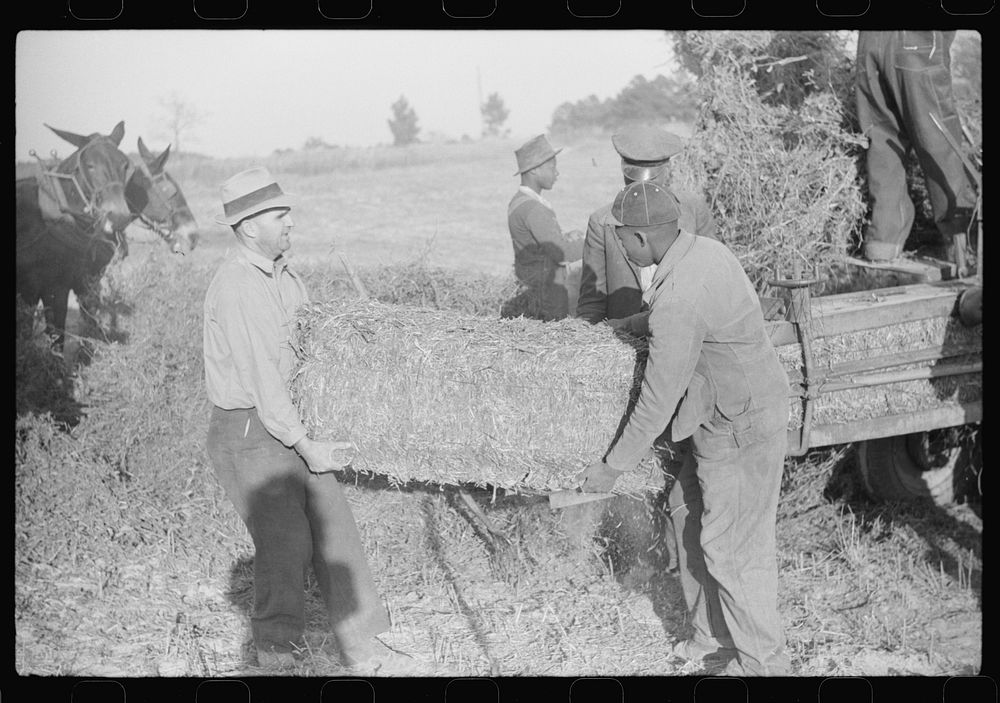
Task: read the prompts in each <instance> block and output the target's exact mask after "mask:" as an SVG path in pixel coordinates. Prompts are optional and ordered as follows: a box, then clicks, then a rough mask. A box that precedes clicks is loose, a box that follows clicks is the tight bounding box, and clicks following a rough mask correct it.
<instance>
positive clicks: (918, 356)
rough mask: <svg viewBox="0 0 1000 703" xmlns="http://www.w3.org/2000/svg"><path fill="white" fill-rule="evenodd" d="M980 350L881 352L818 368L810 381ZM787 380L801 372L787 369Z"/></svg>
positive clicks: (798, 377)
mask: <svg viewBox="0 0 1000 703" xmlns="http://www.w3.org/2000/svg"><path fill="white" fill-rule="evenodd" d="M982 351H983V350H982V347H952V348H949V349H948V350H947V351H945V348H944V345H938V346H936V347H930V348H928V349H916V350H912V351H905V352H896V353H894V354H882V355H879V356H875V357H872V358H869V359H857V360H855V361H845V362H842V363H839V364H834V365H833V366H832V367H830V368H826V369H820V372H819V373H817V375H816V378H814V379H812V382H813V384H814V385H818V384H822V383H823V382H824V381H832V380H834V379H836V378H838V377H840V376H847V375H850V374H859V373H866V372H868V371H878V370H880V369H888V368H892V367H893V366H904V365H906V364H920V363H925V362H940V361H944V360H945V359H953V358H956V357H961V356H972V355H974V354H982ZM788 382H789V383H792V384H801V383H802V372H801V371H799V370H798V369H793V370H791V371H788ZM793 395H798V393H793Z"/></svg>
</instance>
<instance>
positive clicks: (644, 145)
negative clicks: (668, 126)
mask: <svg viewBox="0 0 1000 703" xmlns="http://www.w3.org/2000/svg"><path fill="white" fill-rule="evenodd" d="M611 143H612V144H613V145H614V147H615V151H617V152H618V154H619V155H620V156H621V157H622V158H623V159H625V160H626V161H630V162H639V163H649V164H654V163H657V162H660V161H666V160H667V159H669V158H670V157H671V156H674V155H675V154H677V153H678V152H679V151H680V150H681V149H683V148H684V142H683V141H682V140H681V138H680V137H678V136H677V135H676V134H674V133H673V132H668V131H667V130H665V129H660V128H659V127H648V126H638V127H629V128H628V129H624V130H622V131H621V132H619V133H618V134H615V135H613V136H612V137H611Z"/></svg>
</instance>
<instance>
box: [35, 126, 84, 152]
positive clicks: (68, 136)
mask: <svg viewBox="0 0 1000 703" xmlns="http://www.w3.org/2000/svg"><path fill="white" fill-rule="evenodd" d="M45 126H46V127H48V128H49V129H51V130H52V131H53V132H55V133H56V134H57V135H58V136H60V137H62V138H63V139H65V140H66V141H68V142H69V143H70V144H72V145H73V146H75V147H76V148H77V149H82V148H83V147H85V146H87V142H88V141H90V140H89V139H88V138H87V137H85V136H83V135H82V134H74V133H73V132H67V131H66V130H64V129H56V128H55V127H53V126H52V125H49V124H46V125H45Z"/></svg>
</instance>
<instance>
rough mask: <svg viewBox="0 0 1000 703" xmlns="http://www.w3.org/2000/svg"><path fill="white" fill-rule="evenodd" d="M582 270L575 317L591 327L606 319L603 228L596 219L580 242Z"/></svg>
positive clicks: (591, 222) (589, 224)
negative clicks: (581, 245) (588, 323)
mask: <svg viewBox="0 0 1000 703" xmlns="http://www.w3.org/2000/svg"><path fill="white" fill-rule="evenodd" d="M582 256H583V270H582V271H581V273H580V297H579V299H578V300H577V303H576V316H577V317H580V318H582V319H584V320H586V321H587V322H590V323H591V324H596V323H598V322H601V321H602V320H603V319H604V318H606V317H607V315H608V278H607V263H606V262H607V259H606V258H605V256H604V227H602V226H601V223H600V222H599V221H598V218H597V217H596V216H595V215H591V216H590V220H589V221H588V222H587V235H586V237H585V238H584V241H583V254H582Z"/></svg>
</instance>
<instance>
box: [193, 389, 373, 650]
mask: <svg viewBox="0 0 1000 703" xmlns="http://www.w3.org/2000/svg"><path fill="white" fill-rule="evenodd" d="M208 453H209V457H210V458H211V460H212V465H213V466H214V468H215V472H216V475H217V476H218V478H219V483H221V484H222V487H223V488H224V489H225V491H226V495H227V496H228V497H229V499H230V501H232V503H233V505H234V506H235V507H236V511H237V512H238V513H239V515H240V517H241V518H242V519H243V522H244V523H245V524H246V526H247V529H248V530H249V531H250V536H251V537H252V538H253V543H254V549H255V552H254V612H253V616H252V620H251V622H252V628H253V638H254V643H255V644H256V646H257V648H258V649H264V650H268V651H277V652H288V651H291V649H292V647H293V646H294V645H297V644H300V643H301V639H302V634H303V631H304V629H305V576H306V569H307V568H308V567H309V564H310V563H311V564H312V567H313V570H314V572H315V574H316V580H317V582H318V584H319V588H320V592H321V593H322V596H323V600H324V602H325V603H326V607H327V613H328V615H329V619H330V625H331V627H332V628H333V632H334V635H335V636H336V638H337V642H338V644H339V645H340V646H341V648H344V649H349V648H352V647H354V646H356V645H359V644H362V643H364V642H365V641H367V640H368V639H369V638H370V637H372V636H373V635H376V634H378V633H380V632H385V631H386V630H387V629H388V627H389V620H388V616H387V614H386V611H385V608H384V606H383V605H382V603H381V599H380V598H379V594H378V591H377V589H376V587H375V582H374V581H373V579H372V575H371V572H370V570H369V568H368V558H367V556H366V554H365V552H364V548H363V547H362V544H361V537H360V535H359V534H358V528H357V525H356V524H355V522H354V516H353V514H352V513H351V508H350V505H348V503H347V500H346V498H345V497H344V493H343V490H342V489H341V487H340V484H339V483H337V479H336V477H335V476H334V475H333V474H314V473H312V472H310V471H309V469H308V467H307V465H306V463H305V461H303V459H302V458H301V457H300V456H299V455H298V453H297V452H296V451H295V450H294V449H291V448H288V447H286V446H284V445H283V444H282V443H281V442H279V441H278V440H277V439H275V438H274V437H273V436H272V435H271V434H270V433H268V431H267V430H266V429H264V426H263V425H262V424H261V422H260V418H259V416H258V415H257V411H256V410H254V409H253V408H249V409H237V410H223V409H221V408H214V409H213V410H212V418H211V422H210V424H209V430H208Z"/></svg>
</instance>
